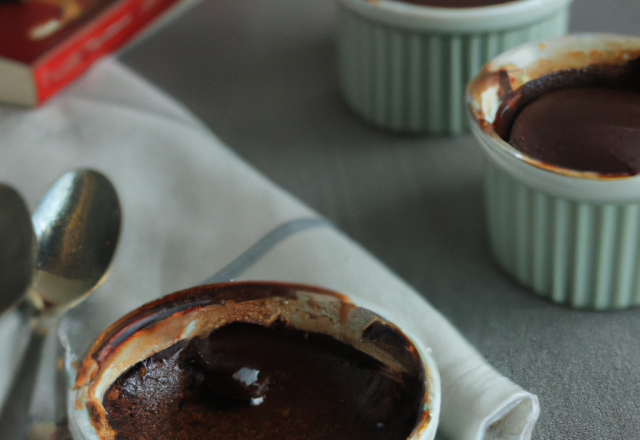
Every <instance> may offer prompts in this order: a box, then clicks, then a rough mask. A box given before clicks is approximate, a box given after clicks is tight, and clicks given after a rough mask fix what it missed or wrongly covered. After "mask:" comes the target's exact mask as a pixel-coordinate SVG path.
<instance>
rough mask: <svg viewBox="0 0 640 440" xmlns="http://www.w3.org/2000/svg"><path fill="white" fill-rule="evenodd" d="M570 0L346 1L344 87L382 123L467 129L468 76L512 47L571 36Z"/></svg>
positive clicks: (342, 17) (362, 111)
mask: <svg viewBox="0 0 640 440" xmlns="http://www.w3.org/2000/svg"><path fill="white" fill-rule="evenodd" d="M570 1H571V0H518V1H514V2H510V3H506V4H502V5H496V6H489V7H481V8H465V9H453V8H433V7H425V6H417V5H412V4H408V3H402V2H397V1H388V0H380V1H367V0H339V2H338V4H339V15H338V57H339V58H338V67H339V80H340V87H341V90H342V93H343V95H344V97H345V100H346V101H347V103H348V104H349V106H350V107H351V108H352V109H353V110H354V111H355V112H356V113H358V114H359V115H361V116H362V117H363V118H364V119H366V120H367V121H369V122H371V123H373V124H375V125H378V126H380V127H384V128H388V129H391V130H395V131H404V132H417V133H420V132H423V133H425V132H426V133H441V134H450V135H455V134H459V133H461V132H463V131H464V130H465V129H466V128H467V127H468V122H467V118H466V116H465V108H464V90H465V87H466V84H467V83H468V82H469V80H470V79H471V78H473V77H474V76H475V75H476V74H477V73H478V72H479V71H480V69H481V68H482V66H483V65H484V64H485V63H486V62H487V61H488V60H490V59H492V58H493V57H495V56H497V55H498V54H500V53H501V52H503V51H505V50H507V49H510V48H513V47H515V46H518V45H520V44H522V43H525V42H528V41H534V40H539V39H544V38H548V37H553V36H558V35H563V34H565V33H566V32H567V24H568V18H569V3H570Z"/></svg>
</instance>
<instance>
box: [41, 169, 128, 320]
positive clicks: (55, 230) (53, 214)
mask: <svg viewBox="0 0 640 440" xmlns="http://www.w3.org/2000/svg"><path fill="white" fill-rule="evenodd" d="M31 219H32V222H33V228H34V231H35V235H36V237H37V242H38V253H37V258H36V262H35V271H34V275H33V282H32V286H31V289H30V292H29V298H30V300H31V302H32V303H33V305H34V306H35V307H36V308H37V309H38V310H41V311H46V312H51V311H54V310H59V309H66V308H69V307H72V306H73V305H75V304H77V303H78V302H79V301H81V300H82V299H83V298H84V297H85V296H86V295H88V294H89V293H90V292H91V291H93V290H94V289H95V288H96V287H97V286H98V285H99V284H100V283H101V281H103V280H104V279H105V278H106V274H107V271H108V268H109V265H110V263H111V260H112V258H113V255H114V253H115V250H116V245H117V243H118V238H119V235H120V226H121V210H120V202H119V200H118V195H117V193H116V190H115V188H114V187H113V185H112V184H111V182H110V181H109V179H107V177H105V176H104V175H103V174H101V173H99V172H97V171H94V170H78V171H71V172H69V173H67V174H65V175H63V176H62V177H60V178H59V179H58V180H57V181H56V182H55V183H54V184H53V186H51V188H50V189H49V190H48V191H47V193H46V194H45V195H44V197H43V198H42V199H41V201H40V203H39V204H38V206H37V208H36V209H35V211H34V213H33V215H32V217H31Z"/></svg>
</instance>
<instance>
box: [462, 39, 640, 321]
mask: <svg viewBox="0 0 640 440" xmlns="http://www.w3.org/2000/svg"><path fill="white" fill-rule="evenodd" d="M636 56H640V38H637V37H628V36H622V35H610V34H576V35H568V36H564V37H560V38H555V39H550V40H547V41H543V42H541V43H529V44H525V45H522V46H520V47H518V48H516V49H513V50H511V51H508V52H506V53H504V54H502V55H500V56H498V57H497V58H495V59H493V60H492V61H491V62H489V63H488V64H487V65H486V66H485V67H484V69H483V70H482V72H481V73H480V74H479V75H478V76H477V77H476V78H474V79H473V81H471V82H470V84H469V86H468V88H467V104H468V114H469V118H470V120H471V128H472V132H473V134H474V136H475V137H476V139H477V141H478V142H479V144H480V146H481V147H482V149H483V150H484V152H485V153H486V156H487V158H488V160H487V162H488V163H487V166H486V174H485V199H486V200H485V206H486V213H487V224H488V233H489V239H490V243H491V247H492V251H493V254H494V256H495V259H496V260H497V262H498V264H499V265H500V266H501V267H502V268H503V269H504V270H505V271H506V272H507V273H508V274H509V275H511V276H513V277H514V278H515V279H516V280H517V281H518V282H520V283H521V284H522V285H524V286H526V287H528V288H530V289H531V290H533V291H534V292H536V293H538V294H540V295H542V296H545V297H548V298H550V299H551V300H553V301H555V302H558V303H564V304H567V305H570V306H572V307H576V308H590V309H596V310H606V309H620V308H625V307H629V306H635V305H640V175H635V176H629V177H607V176H606V175H601V174H598V173H593V172H580V171H573V170H569V169H565V168H560V167H554V166H551V165H548V164H545V163H543V162H540V161H537V160H534V159H531V158H529V157H526V156H524V155H523V154H522V153H520V152H519V151H517V150H516V149H514V148H513V147H511V146H510V145H509V144H508V143H507V142H505V141H504V140H502V139H501V138H500V137H499V136H498V135H497V134H496V133H495V132H494V130H493V127H492V123H493V121H494V118H495V114H496V111H497V109H498V107H499V105H500V103H501V98H500V96H502V95H501V85H500V84H501V82H500V81H499V80H497V76H498V75H497V73H498V72H500V71H501V70H502V71H506V72H507V73H508V76H509V81H510V82H511V86H512V88H513V89H514V90H516V89H517V88H519V87H520V86H522V85H523V84H524V83H526V82H527V81H530V80H533V79H535V78H538V77H540V76H542V75H544V74H547V73H549V72H553V71H558V70H563V69H571V68H581V67H586V66H588V65H590V64H594V63H613V64H621V63H625V62H626V61H627V60H628V59H631V58H635V57H636Z"/></svg>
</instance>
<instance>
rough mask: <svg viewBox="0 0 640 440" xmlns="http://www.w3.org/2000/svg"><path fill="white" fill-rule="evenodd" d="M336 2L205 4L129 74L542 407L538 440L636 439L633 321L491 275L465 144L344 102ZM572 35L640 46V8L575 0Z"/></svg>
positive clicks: (639, 315) (217, 0)
mask: <svg viewBox="0 0 640 440" xmlns="http://www.w3.org/2000/svg"><path fill="white" fill-rule="evenodd" d="M335 18H336V6H335V4H334V3H333V1H332V0H203V1H202V2H201V3H199V4H198V5H196V6H195V7H193V8H192V9H190V10H189V11H188V12H187V13H186V14H184V15H182V16H180V17H178V18H177V19H176V20H174V21H172V22H171V23H170V24H169V25H168V26H167V27H165V28H163V29H162V30H161V31H159V32H158V33H156V34H154V35H153V36H151V37H150V38H148V39H147V40H145V41H143V42H141V43H140V44H138V45H136V46H134V47H133V48H131V49H130V50H128V51H126V52H125V53H123V54H122V55H121V59H122V60H123V61H124V62H125V63H126V64H127V65H129V66H130V67H132V68H133V69H134V70H136V71H138V72H139V73H141V74H142V75H143V76H145V77H146V78H148V79H149V80H150V81H152V82H153V83H155V84H157V85H158V86H159V87H161V88H162V89H164V90H166V91H167V92H168V93H169V94H171V95H173V96H174V97H176V98H177V99H179V100H180V101H182V102H183V103H184V104H185V105H186V106H187V107H188V108H189V109H190V110H191V111H192V112H194V113H195V114H196V115H197V116H198V117H199V118H201V119H202V120H203V121H204V122H205V123H206V124H207V125H208V126H209V127H210V128H211V129H212V130H213V131H214V132H215V133H216V134H217V135H218V136H219V137H220V138H221V139H222V140H223V141H224V142H226V143H227V144H228V145H229V146H231V147H232V148H233V149H234V150H235V151H237V152H238V153H239V154H240V155H241V156H242V157H244V158H245V159H246V160H247V161H248V162H250V163H252V164H253V165H255V166H256V167H257V168H258V169H259V170H261V171H262V172H263V173H264V174H266V175H267V176H269V177H270V178H271V179H273V180H274V181H275V182H277V183H278V184H280V185H281V186H282V187H284V188H285V189H287V190H288V191H290V192H291V193H293V194H294V195H295V196H297V197H298V198H300V199H301V200H302V201H304V202H305V203H307V204H309V205H310V206H311V207H313V208H314V209H316V210H317V211H318V212H320V213H321V214H323V215H324V216H326V217H327V218H329V219H330V220H332V221H333V222H335V223H336V224H337V225H338V226H339V227H340V228H341V229H342V230H344V231H345V232H346V233H347V234H349V235H350V236H351V237H353V238H354V239H355V240H357V241H359V242H360V243H362V244H363V245H364V246H365V247H366V248H368V249H369V250H370V251H372V252H373V253H374V254H375V255H376V256H377V257H378V258H379V259H380V260H382V261H383V262H384V263H386V264H387V265H388V266H389V267H391V268H392V269H393V270H394V271H396V273H397V274H399V275H400V276H401V277H402V278H404V279H405V280H406V281H407V282H408V283H410V284H411V285H412V286H413V287H415V288H416V289H417V290H418V291H419V292H421V293H422V294H424V295H425V297H426V298H428V300H429V301H431V303H432V304H434V305H435V306H436V307H437V308H438V309H440V310H441V311H442V312H443V313H444V314H445V315H446V316H447V317H448V318H449V319H450V320H451V321H452V322H453V323H454V324H455V325H456V326H457V327H458V328H459V329H460V331H461V332H462V333H463V334H464V335H465V336H466V337H467V338H468V339H469V340H470V341H471V343H473V344H474V345H475V346H476V347H477V348H478V349H479V350H480V352H481V353H482V354H483V355H484V356H485V357H486V358H487V359H488V360H489V361H490V362H491V363H492V364H493V365H494V366H495V367H496V368H497V369H498V370H499V371H500V372H501V373H503V374H505V375H506V376H508V377H510V378H511V379H513V380H514V381H515V382H517V383H518V384H520V385H521V386H523V387H524V388H526V389H528V390H530V391H532V392H534V393H536V394H537V395H538V396H539V398H540V404H541V408H542V410H541V415H540V420H539V422H538V424H537V426H536V429H535V431H534V436H533V437H534V438H535V439H538V440H542V439H580V440H588V439H594V440H595V439H597V440H609V439H638V438H640V343H639V342H638V336H637V335H639V334H640V310H639V309H632V310H627V311H621V312H607V313H596V312H586V311H574V310H571V309H568V308H566V307H561V306H557V305H554V304H552V303H550V302H548V301H546V300H544V299H541V298H538V297H536V296H534V295H532V294H531V293H529V292H528V291H526V290H525V289H523V288H521V287H519V286H518V285H517V284H515V283H514V282H512V281H511V280H510V279H508V278H507V277H506V276H505V275H504V274H503V273H501V272H500V270H498V269H497V268H496V266H495V265H494V263H493V262H492V259H491V256H490V254H489V249H488V244H487V239H486V236H485V224H484V208H483V203H482V167H483V158H482V155H481V152H480V150H479V148H478V147H477V145H476V143H475V141H474V140H473V139H472V138H471V137H470V136H468V135H467V136H461V137H458V138H454V139H449V138H443V137H428V136H407V135H397V134H393V133H390V132H387V131H382V130H379V129H376V128H373V127H371V126H369V125H367V124H366V123H364V122H362V121H361V120H360V119H358V118H357V117H356V116H354V115H353V114H352V113H351V112H350V111H349V110H348V109H347V108H346V106H345V104H344V103H343V101H342V100H341V98H340V96H339V94H338V89H337V80H336V54H335V47H334V40H333V34H334V26H335ZM571 31H572V32H583V31H602V32H617V33H627V34H635V35H640V1H639V0H575V1H574V4H573V6H572V19H571Z"/></svg>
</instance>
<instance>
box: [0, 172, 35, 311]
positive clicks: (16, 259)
mask: <svg viewBox="0 0 640 440" xmlns="http://www.w3.org/2000/svg"><path fill="white" fill-rule="evenodd" d="M34 246H35V240H34V235H33V228H32V227H31V219H30V216H29V210H28V209H27V205H26V204H25V202H24V200H23V199H22V197H20V194H18V192H17V191H16V190H15V189H13V188H11V187H10V186H7V185H4V184H0V314H2V313H3V312H4V311H6V310H7V309H9V308H10V307H11V306H12V305H14V304H16V303H17V302H18V301H19V300H20V298H22V296H23V295H24V292H25V291H26V289H27V287H28V286H29V284H30V283H31V276H32V272H33V261H34V256H35V247H34Z"/></svg>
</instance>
